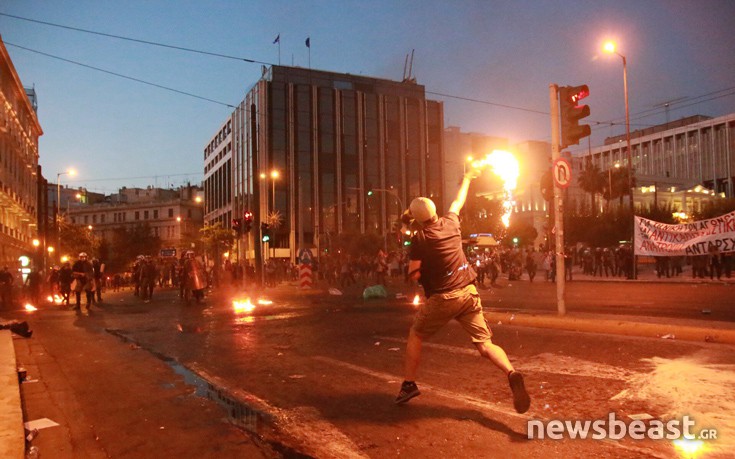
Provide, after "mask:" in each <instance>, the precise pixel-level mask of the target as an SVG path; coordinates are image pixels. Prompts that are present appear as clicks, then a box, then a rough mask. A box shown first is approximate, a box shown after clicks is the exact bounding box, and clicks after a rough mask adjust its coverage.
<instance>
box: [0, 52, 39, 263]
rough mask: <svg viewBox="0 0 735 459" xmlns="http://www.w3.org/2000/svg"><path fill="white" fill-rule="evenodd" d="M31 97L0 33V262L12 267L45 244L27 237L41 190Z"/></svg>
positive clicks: (34, 228)
mask: <svg viewBox="0 0 735 459" xmlns="http://www.w3.org/2000/svg"><path fill="white" fill-rule="evenodd" d="M35 100H36V97H35V90H34V89H25V88H23V84H22V83H21V81H20V78H19V77H18V73H17V72H16V70H15V67H14V66H13V62H12V61H11V59H10V56H9V55H8V50H7V49H6V48H5V44H4V43H3V42H2V40H1V39H0V103H1V104H2V106H1V107H0V267H2V266H8V267H11V268H13V267H16V268H17V267H19V266H20V265H19V258H20V257H21V256H26V257H30V258H31V259H34V258H36V256H38V253H37V252H38V251H39V250H40V251H45V250H46V247H45V242H46V241H45V238H40V241H39V242H40V246H38V247H36V246H34V245H33V243H32V242H33V240H34V239H36V238H38V237H39V233H40V232H39V225H44V224H45V222H44V220H45V219H43V218H40V219H39V208H42V207H43V205H42V204H39V199H41V200H42V199H43V197H44V196H45V194H44V193H43V186H44V185H43V183H42V181H43V179H42V178H41V171H40V167H39V165H38V138H39V137H40V136H41V135H43V130H42V129H41V125H40V123H39V121H38V116H37V115H36V104H35ZM39 188H40V191H39ZM41 229H42V231H45V229H44V228H41ZM43 258H44V255H43V254H41V255H40V256H39V258H38V259H39V260H42V259H43Z"/></svg>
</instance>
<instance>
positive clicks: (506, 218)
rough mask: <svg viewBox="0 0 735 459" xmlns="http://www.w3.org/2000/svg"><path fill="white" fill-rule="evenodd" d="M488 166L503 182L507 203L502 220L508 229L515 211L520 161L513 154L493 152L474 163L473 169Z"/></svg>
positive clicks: (501, 151)
mask: <svg viewBox="0 0 735 459" xmlns="http://www.w3.org/2000/svg"><path fill="white" fill-rule="evenodd" d="M486 166H490V167H491V168H492V170H493V172H495V174H496V175H498V176H499V177H500V179H501V180H502V181H503V189H504V190H505V201H504V203H503V210H504V213H503V216H502V217H501V218H500V219H501V220H502V222H503V225H505V227H506V228H507V227H508V226H510V214H511V212H512V210H513V190H515V189H516V185H517V183H518V175H519V170H520V167H519V165H518V161H517V160H516V158H515V156H513V154H512V153H509V152H507V151H504V150H493V151H492V152H491V153H490V154H489V155H487V156H485V158H484V159H481V160H479V161H475V162H473V163H472V167H474V168H476V169H483V168H485V167H486Z"/></svg>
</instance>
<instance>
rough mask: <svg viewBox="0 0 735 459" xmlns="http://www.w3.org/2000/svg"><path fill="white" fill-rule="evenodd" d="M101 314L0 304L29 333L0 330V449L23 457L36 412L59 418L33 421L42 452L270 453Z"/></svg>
mask: <svg viewBox="0 0 735 459" xmlns="http://www.w3.org/2000/svg"><path fill="white" fill-rule="evenodd" d="M128 295H129V293H127V292H126V293H124V296H125V297H127V296H128ZM109 296H110V297H111V301H116V302H117V301H119V299H118V298H112V296H113V295H112V294H110V295H109ZM54 309H58V308H57V307H54ZM104 314H105V312H104V311H100V310H97V311H95V310H93V311H92V313H91V315H90V316H89V317H83V316H79V315H77V314H76V313H75V312H73V311H66V310H52V309H51V308H49V309H46V310H40V311H37V312H35V313H34V314H33V315H26V314H25V313H23V312H13V313H5V314H3V315H4V316H5V317H4V318H5V319H17V320H20V321H22V320H28V322H29V324H30V325H31V328H32V329H33V336H32V338H28V339H26V338H20V337H13V338H10V335H9V333H7V334H0V346H2V349H6V347H7V346H8V345H9V346H10V351H11V352H8V353H5V352H3V353H2V354H0V368H2V371H3V375H2V377H3V379H2V382H1V384H2V386H0V400H2V401H3V406H4V407H7V408H4V410H5V411H6V412H7V414H6V415H5V416H3V417H1V418H0V439H2V443H3V448H0V457H3V458H8V459H16V458H17V459H21V458H23V457H24V449H25V448H24V447H25V445H24V434H23V424H22V423H23V421H24V420H25V421H26V422H28V421H36V420H39V419H49V420H51V421H53V422H54V423H56V424H58V426H54V427H49V428H44V429H42V430H40V431H39V433H38V435H37V436H36V438H35V439H33V441H32V442H30V444H29V446H30V445H33V446H35V447H37V448H38V449H39V452H40V453H41V456H42V457H53V458H59V459H66V458H69V459H73V458H74V459H75V458H80V457H83V458H109V457H114V458H126V457H128V458H160V457H181V458H221V457H248V458H263V457H276V454H275V453H273V452H272V451H271V450H270V448H269V447H268V445H264V444H261V443H260V442H259V441H258V439H257V438H256V437H254V436H251V435H250V434H248V433H246V432H245V431H243V430H241V429H239V428H237V427H236V426H234V425H232V424H230V423H229V422H228V421H227V420H226V419H225V418H226V417H227V416H226V412H225V411H224V410H223V408H222V407H221V406H219V405H218V404H217V403H215V402H213V401H211V400H208V399H205V398H202V397H200V396H198V395H195V394H194V392H195V388H194V387H192V386H190V385H187V384H185V382H184V378H183V377H182V376H181V375H179V374H177V373H176V372H175V371H174V369H173V368H172V367H171V366H169V365H167V364H166V363H165V362H164V361H162V360H160V359H159V358H158V357H156V356H153V355H151V354H150V353H148V352H145V351H142V350H139V349H138V348H137V346H134V345H131V344H128V343H125V342H123V341H121V340H120V339H119V338H117V337H115V336H112V335H111V334H109V333H107V332H105V331H104V327H103V325H104V323H103V317H104ZM8 316H14V317H8ZM13 347H14V348H15V355H13V352H12V348H13ZM16 357H17V365H18V366H22V367H24V368H25V369H26V370H27V380H26V381H25V382H23V383H22V384H20V391H19V384H18V377H17V375H16V374H13V377H14V378H15V380H14V381H9V377H8V375H7V374H6V373H7V372H8V371H9V370H8V369H7V368H6V367H8V366H9V365H11V363H10V362H11V360H12V361H14V360H15V359H16ZM12 367H13V368H12V371H13V373H14V372H15V368H14V367H15V364H12ZM18 391H19V392H20V395H21V397H22V405H21V403H20V400H19V399H16V401H15V402H14V403H11V400H8V401H7V404H6V403H5V401H6V394H8V393H13V392H15V393H17V392H18ZM21 406H22V408H23V409H22V417H21ZM11 414H12V416H10V415H11ZM11 417H12V418H14V419H9V418H11ZM26 433H27V432H26ZM18 445H19V446H18ZM5 446H8V447H9V448H8V449H7V450H6V449H4V447H5ZM10 447H12V449H11V448H10ZM264 451H265V452H266V453H264Z"/></svg>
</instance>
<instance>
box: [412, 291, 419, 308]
mask: <svg viewBox="0 0 735 459" xmlns="http://www.w3.org/2000/svg"><path fill="white" fill-rule="evenodd" d="M420 303H421V298H419V296H418V294H417V295H416V296H414V297H413V305H414V306H418V305H419V304H420Z"/></svg>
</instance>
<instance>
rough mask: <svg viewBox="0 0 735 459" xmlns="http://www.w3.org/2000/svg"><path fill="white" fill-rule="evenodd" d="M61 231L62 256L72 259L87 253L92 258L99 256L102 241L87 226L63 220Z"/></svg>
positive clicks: (60, 223) (60, 225)
mask: <svg viewBox="0 0 735 459" xmlns="http://www.w3.org/2000/svg"><path fill="white" fill-rule="evenodd" d="M59 230H60V235H61V238H60V243H61V247H59V253H60V254H62V255H68V256H70V257H76V256H77V254H79V253H80V252H86V253H87V254H88V255H89V256H90V257H94V256H97V255H98V250H99V246H100V242H101V240H100V238H99V237H98V236H96V235H95V234H94V231H92V230H90V229H89V228H88V227H87V226H83V225H74V224H72V223H69V222H67V221H66V220H61V221H60V222H59Z"/></svg>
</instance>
